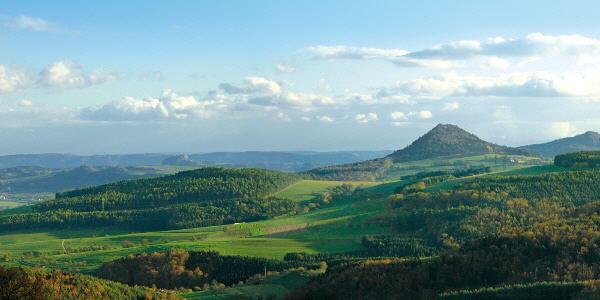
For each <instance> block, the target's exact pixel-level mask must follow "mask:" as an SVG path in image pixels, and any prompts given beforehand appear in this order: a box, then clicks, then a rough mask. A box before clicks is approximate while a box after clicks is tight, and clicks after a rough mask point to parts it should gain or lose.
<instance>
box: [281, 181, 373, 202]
mask: <svg viewBox="0 0 600 300" xmlns="http://www.w3.org/2000/svg"><path fill="white" fill-rule="evenodd" d="M340 184H351V185H353V186H356V187H362V188H366V187H372V186H375V185H378V184H379V183H377V182H372V181H344V182H340V181H333V180H301V181H299V182H297V183H294V184H292V185H290V186H288V187H286V188H285V189H283V190H281V191H279V192H277V193H275V194H273V196H275V197H281V198H285V199H291V200H294V201H297V202H301V201H307V200H311V199H313V198H314V197H315V196H317V194H318V193H321V192H325V191H327V189H330V188H333V187H336V186H338V185H340Z"/></svg>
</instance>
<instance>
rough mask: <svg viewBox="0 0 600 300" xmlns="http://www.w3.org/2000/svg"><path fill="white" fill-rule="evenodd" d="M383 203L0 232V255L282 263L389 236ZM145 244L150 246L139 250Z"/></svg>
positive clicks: (17, 261) (71, 262)
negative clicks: (121, 226)
mask: <svg viewBox="0 0 600 300" xmlns="http://www.w3.org/2000/svg"><path fill="white" fill-rule="evenodd" d="M343 183H345V182H339V181H326V182H317V181H313V180H307V181H302V182H299V183H297V184H295V185H293V186H291V187H289V188H287V189H285V190H283V191H281V192H280V193H279V194H280V195H279V196H281V197H288V198H290V199H292V200H295V201H304V200H305V199H306V198H307V197H308V196H309V195H312V194H314V193H317V192H320V191H324V190H326V189H327V188H329V187H334V186H337V185H340V184H343ZM353 184H357V185H362V186H364V187H365V188H366V189H373V190H377V189H378V188H379V187H380V186H376V183H372V182H356V183H353ZM387 185H390V184H387ZM282 195H283V196H282ZM384 204H385V199H384V198H381V199H359V200H344V201H339V202H337V203H336V202H335V201H334V203H332V204H330V205H327V206H324V207H321V208H319V209H316V210H312V211H310V212H307V213H301V214H297V215H291V216H280V217H276V218H273V219H270V220H264V221H259V222H252V223H241V224H231V225H222V226H212V227H203V228H192V229H182V230H169V231H151V232H132V231H127V230H117V229H83V230H82V229H65V230H50V231H19V232H13V233H5V234H0V255H2V254H8V255H9V257H10V258H11V259H10V261H9V264H11V265H26V266H45V267H48V268H60V269H66V270H72V271H81V272H84V273H90V272H92V271H94V270H95V269H96V268H98V267H99V266H100V265H101V264H102V263H103V262H106V261H110V260H113V259H116V258H120V257H124V256H127V255H128V254H133V253H139V252H154V251H161V250H167V249H173V248H178V249H188V250H216V251H219V252H220V253H222V254H225V255H245V256H257V257H265V258H273V259H282V258H283V256H284V255H285V254H287V253H289V252H307V253H317V252H326V253H334V252H344V251H353V250H357V249H359V247H360V239H361V238H362V237H363V236H364V235H375V234H386V233H390V229H389V228H387V227H385V226H381V225H380V224H378V223H377V222H376V221H374V220H375V219H376V217H377V216H378V215H381V214H383V213H385V208H384V207H385V205H384ZM124 241H130V242H132V243H133V245H134V246H133V247H127V248H125V247H124V246H123V242H124ZM144 243H147V244H148V246H143V244H144ZM63 245H64V248H63ZM65 248H66V249H67V252H68V253H67V254H65V251H64V249H65ZM101 248H104V249H101Z"/></svg>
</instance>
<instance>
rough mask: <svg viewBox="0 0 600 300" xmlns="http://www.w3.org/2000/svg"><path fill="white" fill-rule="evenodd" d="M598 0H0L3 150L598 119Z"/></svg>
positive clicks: (541, 129) (362, 143) (358, 141)
mask: <svg viewBox="0 0 600 300" xmlns="http://www.w3.org/2000/svg"><path fill="white" fill-rule="evenodd" d="M598 6H599V5H598V4H597V3H595V2H594V1H568V2H567V1H496V2H494V3H492V2H491V1H410V2H408V1H145V2H144V5H140V3H139V2H137V1H2V2H0V45H1V47H0V154H12V153H42V152H69V153H131V152H207V151H222V150H225V151H242V150H350V149H353V150H357V149H396V148H400V147H402V146H405V145H406V144H407V143H409V142H410V141H412V140H413V139H414V138H416V137H418V136H419V135H421V134H423V133H424V132H425V131H426V130H427V129H429V128H431V127H433V126H435V124H437V123H454V124H457V125H459V126H461V127H464V128H465V129H468V130H470V131H472V132H474V133H476V134H477V135H479V136H480V137H482V138H485V139H488V140H491V141H493V142H496V143H500V144H508V145H521V144H527V143H534V142H543V141H547V140H551V139H554V138H559V137H564V136H569V135H574V134H577V133H581V132H584V131H587V130H600V115H599V113H600V108H599V105H598V101H599V100H600V32H599V31H600V26H599V25H600V20H599V19H598V18H597V13H596V12H597V11H598V9H599V7H598Z"/></svg>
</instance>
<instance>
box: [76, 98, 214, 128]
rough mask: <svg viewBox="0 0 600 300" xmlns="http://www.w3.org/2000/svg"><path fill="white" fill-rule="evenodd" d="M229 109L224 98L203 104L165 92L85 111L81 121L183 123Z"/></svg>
mask: <svg viewBox="0 0 600 300" xmlns="http://www.w3.org/2000/svg"><path fill="white" fill-rule="evenodd" d="M225 109H226V104H225V103H224V101H223V100H222V99H218V98H216V99H207V100H202V101H200V100H198V99H196V98H195V97H194V96H179V95H177V94H176V93H174V92H173V91H172V90H164V91H163V92H162V94H161V96H160V97H158V98H153V97H149V98H143V99H136V98H134V97H125V98H123V99H122V100H121V101H115V102H111V103H108V104H105V105H103V106H101V107H96V108H86V109H84V110H82V111H81V113H80V118H82V119H86V120H96V121H140V120H150V121H152V120H161V119H175V120H181V119H190V118H209V117H211V116H212V115H213V114H214V113H215V112H217V111H220V110H225Z"/></svg>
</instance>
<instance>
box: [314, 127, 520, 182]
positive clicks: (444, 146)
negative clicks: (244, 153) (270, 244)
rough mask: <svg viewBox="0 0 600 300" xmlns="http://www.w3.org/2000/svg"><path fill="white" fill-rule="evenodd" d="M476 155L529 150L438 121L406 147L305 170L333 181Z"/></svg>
mask: <svg viewBox="0 0 600 300" xmlns="http://www.w3.org/2000/svg"><path fill="white" fill-rule="evenodd" d="M478 154H510V155H529V154H530V152H529V151H528V150H526V149H517V148H511V147H507V146H501V145H497V144H493V143H489V142H486V141H484V140H482V139H480V138H478V137H477V136H476V135H474V134H472V133H470V132H468V131H466V130H464V129H462V128H460V127H458V126H456V125H452V124H438V125H437V126H435V127H434V128H433V129H431V130H429V131H428V132H427V133H426V134H425V135H423V136H421V137H420V138H418V139H417V140H415V141H414V142H413V143H412V144H410V145H409V146H407V147H405V148H403V149H401V150H397V151H395V152H393V153H392V154H389V155H387V156H385V157H382V158H377V159H371V160H366V161H362V162H357V163H352V164H342V165H336V166H329V167H323V168H316V169H313V170H310V171H308V172H306V173H307V174H310V175H313V176H316V177H319V178H327V179H335V180H374V179H376V178H379V177H381V176H383V175H384V174H385V172H386V171H387V170H388V169H389V168H390V167H391V166H393V165H394V164H397V163H405V162H411V161H418V160H424V159H432V158H442V157H451V156H462V155H478Z"/></svg>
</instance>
